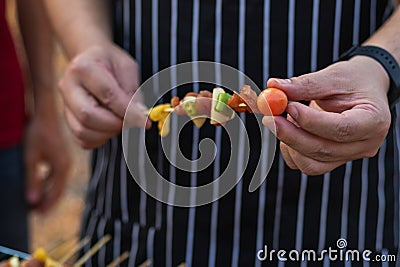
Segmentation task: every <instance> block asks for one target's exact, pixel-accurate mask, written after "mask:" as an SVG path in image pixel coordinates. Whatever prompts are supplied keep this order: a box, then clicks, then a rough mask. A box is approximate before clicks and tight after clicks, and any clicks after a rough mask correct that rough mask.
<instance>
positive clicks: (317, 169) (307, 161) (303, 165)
mask: <svg viewBox="0 0 400 267" xmlns="http://www.w3.org/2000/svg"><path fill="white" fill-rule="evenodd" d="M280 148H281V152H282V156H283V158H284V159H285V162H286V164H287V165H288V166H289V168H291V169H298V170H300V171H301V172H303V173H305V174H307V175H313V176H314V175H321V174H324V173H327V172H329V171H332V170H333V169H335V168H337V167H339V166H340V165H342V164H344V163H346V161H334V162H321V161H318V160H314V159H311V158H308V157H306V156H304V155H302V154H301V153H299V152H297V151H296V150H294V149H292V148H290V147H289V146H287V145H286V144H285V143H282V142H281V144H280Z"/></svg>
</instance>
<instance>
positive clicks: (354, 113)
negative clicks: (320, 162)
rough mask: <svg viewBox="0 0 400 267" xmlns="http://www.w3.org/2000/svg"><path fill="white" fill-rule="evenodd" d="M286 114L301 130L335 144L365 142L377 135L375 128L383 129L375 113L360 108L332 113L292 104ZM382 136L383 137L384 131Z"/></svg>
mask: <svg viewBox="0 0 400 267" xmlns="http://www.w3.org/2000/svg"><path fill="white" fill-rule="evenodd" d="M287 112H288V114H289V115H290V116H291V117H292V118H293V119H294V121H295V122H296V123H297V124H298V126H300V127H301V128H302V129H303V130H305V131H307V132H309V133H311V134H313V135H315V136H319V137H322V138H325V139H328V140H332V141H336V142H346V143H347V142H355V141H360V140H366V139H369V138H372V137H374V136H377V135H378V133H377V128H378V129H384V128H385V126H384V125H379V119H377V118H375V117H376V116H375V113H372V112H369V110H366V109H362V108H361V107H359V108H354V109H350V110H347V111H344V112H342V113H334V112H325V111H322V110H317V109H314V108H311V107H308V106H306V105H303V104H301V103H295V102H293V103H290V104H289V105H288V108H287ZM382 124H384V121H382ZM382 134H383V137H384V136H385V135H386V131H384V132H383V133H382Z"/></svg>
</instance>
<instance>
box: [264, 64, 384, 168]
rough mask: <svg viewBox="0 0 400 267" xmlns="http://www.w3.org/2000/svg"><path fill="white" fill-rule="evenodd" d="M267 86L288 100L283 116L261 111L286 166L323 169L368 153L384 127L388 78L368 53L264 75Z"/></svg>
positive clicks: (371, 153)
mask: <svg viewBox="0 0 400 267" xmlns="http://www.w3.org/2000/svg"><path fill="white" fill-rule="evenodd" d="M268 87H276V88H279V89H281V90H283V91H285V92H286V94H287V95H288V98H289V99H290V100H292V101H299V100H306V101H311V102H310V105H309V106H306V105H303V104H301V103H299V102H291V103H290V104H289V105H288V108H287V112H288V117H287V119H285V118H283V117H279V116H278V117H275V125H276V129H275V125H274V124H273V123H272V120H271V119H270V118H268V117H265V118H264V120H263V122H264V124H265V125H266V126H267V127H268V128H270V129H271V130H272V131H273V132H275V133H276V136H277V138H278V139H279V140H280V141H281V144H280V148H281V152H282V154H283V157H284V158H285V161H286V163H287V164H288V166H289V167H290V168H293V169H300V170H301V171H302V172H304V173H306V174H309V175H318V174H323V173H326V172H328V171H331V170H333V169H334V168H336V167H338V166H340V165H342V164H343V163H345V162H347V161H351V160H355V159H360V158H365V157H372V156H374V155H375V154H376V153H377V151H378V149H379V147H380V145H381V143H382V142H383V140H384V139H385V137H386V135H387V132H388V129H389V127H390V120H391V116H390V110H389V106H388V101H387V96H386V94H387V88H388V87H389V78H388V76H387V74H386V72H385V71H384V69H383V68H382V67H381V66H380V65H379V63H377V62H376V61H374V60H373V59H371V58H368V57H363V56H357V57H354V58H352V59H351V60H349V61H346V62H338V63H335V64H333V65H331V66H329V67H328V68H326V69H323V70H321V71H318V72H315V73H310V74H306V75H303V76H300V77H297V78H292V79H286V80H279V79H270V80H269V81H268Z"/></svg>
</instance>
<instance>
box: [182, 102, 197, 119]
mask: <svg viewBox="0 0 400 267" xmlns="http://www.w3.org/2000/svg"><path fill="white" fill-rule="evenodd" d="M183 109H184V110H185V111H186V114H187V115H188V116H189V117H193V116H196V115H197V111H196V106H195V102H194V101H187V102H185V105H184V107H183Z"/></svg>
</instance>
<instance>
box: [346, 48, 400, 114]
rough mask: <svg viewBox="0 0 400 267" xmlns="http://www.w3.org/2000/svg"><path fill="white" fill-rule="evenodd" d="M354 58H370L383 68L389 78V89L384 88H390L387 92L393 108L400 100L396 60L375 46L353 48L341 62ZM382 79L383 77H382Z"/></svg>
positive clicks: (399, 79)
mask: <svg viewBox="0 0 400 267" xmlns="http://www.w3.org/2000/svg"><path fill="white" fill-rule="evenodd" d="M354 56H367V57H370V58H371V59H373V60H375V61H376V62H378V63H379V64H380V65H381V66H382V67H383V69H384V70H385V72H386V74H387V76H388V77H389V87H387V86H385V87H382V88H388V90H386V92H387V99H388V102H389V106H390V107H391V108H393V107H394V105H395V104H396V103H397V101H398V100H399V98H400V66H399V64H398V63H397V61H396V58H395V57H393V55H391V54H390V52H388V51H387V50H385V49H384V48H381V47H379V46H373V45H365V46H353V47H352V48H350V49H349V50H348V51H346V52H345V53H344V54H342V56H341V58H340V60H348V59H350V58H352V57H354ZM361 67H362V66H361ZM375 76H376V75H375V74H374V75H373V77H375ZM378 76H379V75H378ZM365 77H368V76H365ZM381 77H383V76H382V75H381Z"/></svg>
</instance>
